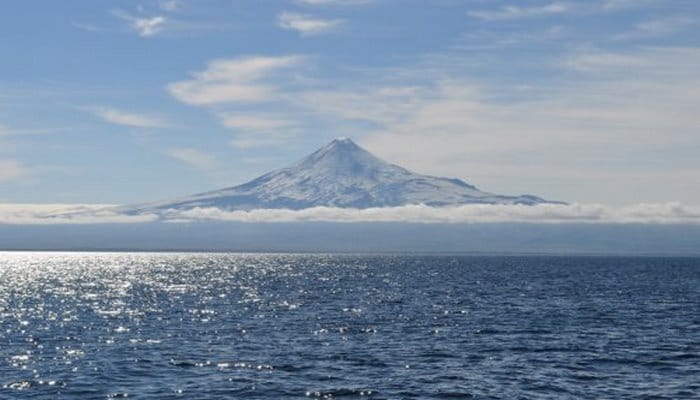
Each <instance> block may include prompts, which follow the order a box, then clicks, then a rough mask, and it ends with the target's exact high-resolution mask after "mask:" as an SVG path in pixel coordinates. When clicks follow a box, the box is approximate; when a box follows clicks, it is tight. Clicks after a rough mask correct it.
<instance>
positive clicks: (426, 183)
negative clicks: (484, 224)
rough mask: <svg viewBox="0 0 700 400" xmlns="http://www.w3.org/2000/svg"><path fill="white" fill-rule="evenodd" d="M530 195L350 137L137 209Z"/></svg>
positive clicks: (531, 200) (487, 200)
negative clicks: (386, 154) (392, 158)
mask: <svg viewBox="0 0 700 400" xmlns="http://www.w3.org/2000/svg"><path fill="white" fill-rule="evenodd" d="M539 203H548V201H546V200H544V199H541V198H539V197H536V196H531V195H521V196H502V195H496V194H492V193H487V192H482V191H480V190H479V189H477V188H476V187H474V186H472V185H470V184H468V183H465V182H463V181H461V180H459V179H449V178H439V177H433V176H428V175H420V174H416V173H413V172H411V171H408V170H406V169H404V168H401V167H399V166H396V165H393V164H389V163H387V162H385V161H383V160H381V159H379V158H377V157H375V156H374V155H372V154H371V153H369V152H368V151H366V150H364V149H363V148H361V147H360V146H358V145H357V144H355V143H354V142H353V141H352V140H350V139H347V138H339V139H335V140H333V141H332V142H330V143H329V144H327V145H326V146H324V147H322V148H321V149H319V150H317V151H316V152H314V153H312V154H311V155H309V156H307V157H306V158H304V159H302V160H301V161H299V162H297V163H296V164H294V165H292V166H290V167H287V168H283V169H279V170H276V171H272V172H269V173H267V174H265V175H262V176H260V177H258V178H256V179H254V180H252V181H250V182H248V183H244V184H242V185H239V186H234V187H230V188H225V189H221V190H216V191H212V192H206V193H201V194H197V195H193V196H189V197H184V198H181V199H177V200H174V201H166V202H160V203H151V204H146V205H142V206H139V207H136V209H137V210H135V211H139V212H143V211H156V210H165V209H190V208H195V207H217V208H221V209H227V210H251V209H259V208H287V209H303V208H310V207H317V206H328V207H343V208H370V207H396V206H402V205H407V204H425V205H430V206H436V207H440V206H448V205H458V204H528V205H530V204H539Z"/></svg>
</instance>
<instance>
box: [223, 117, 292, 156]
mask: <svg viewBox="0 0 700 400" xmlns="http://www.w3.org/2000/svg"><path fill="white" fill-rule="evenodd" d="M219 118H220V119H221V124H222V125H223V126H225V127H227V128H229V129H231V130H232V131H233V132H235V136H234V138H233V139H232V140H231V141H230V144H231V145H232V146H233V147H236V148H251V147H260V146H269V145H275V144H280V143H284V142H287V141H289V140H291V139H292V138H294V136H295V135H296V133H297V131H298V130H299V126H298V122H297V121H296V120H294V119H292V118H288V117H286V116H284V115H279V114H274V113H228V114H221V115H220V116H219Z"/></svg>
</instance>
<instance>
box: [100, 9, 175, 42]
mask: <svg viewBox="0 0 700 400" xmlns="http://www.w3.org/2000/svg"><path fill="white" fill-rule="evenodd" d="M112 14H113V15H114V16H115V17H117V18H119V19H121V20H123V21H125V22H126V23H127V25H128V27H129V29H130V30H132V31H134V32H136V33H137V34H138V35H139V36H141V37H144V38H147V37H151V36H155V35H156V34H158V33H160V32H162V31H163V29H165V24H166V23H167V22H168V18H167V17H165V16H164V15H152V16H144V15H135V14H130V13H128V12H126V11H123V10H118V9H117V10H112Z"/></svg>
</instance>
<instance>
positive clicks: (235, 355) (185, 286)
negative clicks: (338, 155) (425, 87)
mask: <svg viewBox="0 0 700 400" xmlns="http://www.w3.org/2000/svg"><path fill="white" fill-rule="evenodd" d="M120 397H129V398H148V399H156V398H186V399H203V398H213V399H216V398H264V399H284V398H305V397H310V398H372V399H375V398H376V399H401V398H404V399H414V398H415V399H418V398H466V399H470V398H474V399H561V398H577V399H640V398H648V399H652V398H653V399H665V398H667V399H690V398H696V399H697V398H700V259H682V258H675V259H674V258H667V259H663V258H596V257H589V258H573V257H572V258H569V257H452V256H425V257H418V256H395V257H394V256H303V255H299V256H298V255H212V254H189V255H188V254H89V253H82V254H81V253H75V254H67V253H66V254H40V253H36V254H31V253H0V399H12V398H45V399H54V398H86V399H93V398H120Z"/></svg>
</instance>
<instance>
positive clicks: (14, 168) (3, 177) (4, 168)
mask: <svg viewBox="0 0 700 400" xmlns="http://www.w3.org/2000/svg"><path fill="white" fill-rule="evenodd" d="M30 173H31V169H30V168H29V167H27V166H25V165H24V164H22V163H20V162H19V161H17V160H12V159H9V160H3V159H0V183H3V182H9V181H14V180H17V179H21V178H24V177H26V176H28V175H30Z"/></svg>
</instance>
